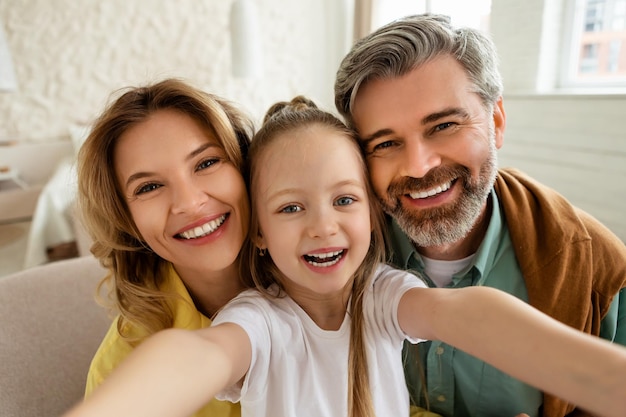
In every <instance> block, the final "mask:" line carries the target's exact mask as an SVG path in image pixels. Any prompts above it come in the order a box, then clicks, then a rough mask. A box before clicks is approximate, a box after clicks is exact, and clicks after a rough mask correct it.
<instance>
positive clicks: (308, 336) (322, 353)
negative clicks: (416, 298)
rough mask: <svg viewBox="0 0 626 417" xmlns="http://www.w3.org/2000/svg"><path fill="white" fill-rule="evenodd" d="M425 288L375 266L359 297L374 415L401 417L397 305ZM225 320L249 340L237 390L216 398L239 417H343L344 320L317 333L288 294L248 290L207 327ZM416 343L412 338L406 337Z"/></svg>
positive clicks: (404, 403) (405, 402) (404, 405)
mask: <svg viewBox="0 0 626 417" xmlns="http://www.w3.org/2000/svg"><path fill="white" fill-rule="evenodd" d="M414 287H425V284H424V283H423V282H422V281H421V280H420V279H419V278H417V277H416V276H415V275H412V274H410V273H408V272H405V271H399V270H396V269H393V268H391V267H389V266H387V265H380V266H379V267H378V268H377V271H376V274H375V277H374V279H373V280H372V286H371V287H370V288H369V290H368V291H367V293H366V296H365V298H364V310H365V326H366V328H365V336H366V338H365V340H366V349H367V358H368V365H369V376H370V384H371V392H372V397H373V401H374V408H375V411H376V415H378V416H394V417H396V416H408V415H409V397H408V393H407V388H406V384H405V380H404V371H403V367H402V354H401V352H402V343H403V341H404V340H405V339H406V338H407V335H405V334H404V333H403V332H402V330H401V329H400V326H399V324H398V303H399V301H400V298H401V297H402V295H403V294H404V293H405V291H407V290H408V289H410V288H414ZM225 322H232V323H236V324H238V325H240V326H241V327H242V328H243V329H244V330H245V331H246V332H247V333H248V336H249V337H250V342H251V344H252V360H251V364H250V368H249V370H248V373H247V375H246V378H245V380H244V383H243V386H242V388H241V389H239V387H237V386H233V387H230V388H228V389H226V390H225V391H223V392H221V393H220V394H219V395H218V396H217V398H219V399H223V400H229V401H233V402H236V401H240V403H241V415H242V417H250V416H254V417H291V416H298V417H325V416H327V417H337V416H345V415H347V402H348V400H347V398H348V397H347V395H348V394H347V392H348V380H347V376H348V349H349V344H350V316H349V315H348V314H346V317H345V319H344V321H343V323H342V325H341V327H340V328H339V330H333V331H329V330H323V329H320V328H319V327H318V326H317V325H316V324H315V322H313V320H312V319H311V318H310V317H309V316H308V315H307V314H306V313H305V312H304V310H302V308H300V306H299V305H298V304H296V303H295V302H294V301H293V300H292V299H291V298H290V297H284V298H268V297H264V296H262V295H261V294H260V293H259V292H258V291H256V290H248V291H245V292H243V293H241V294H240V295H239V296H238V297H236V298H235V299H234V300H232V301H231V302H230V303H229V304H228V305H227V306H226V307H225V308H224V309H223V310H222V311H221V312H220V313H219V314H218V316H217V317H216V318H215V320H213V325H217V324H220V323H225ZM411 341H412V342H413V343H417V342H419V341H420V340H411Z"/></svg>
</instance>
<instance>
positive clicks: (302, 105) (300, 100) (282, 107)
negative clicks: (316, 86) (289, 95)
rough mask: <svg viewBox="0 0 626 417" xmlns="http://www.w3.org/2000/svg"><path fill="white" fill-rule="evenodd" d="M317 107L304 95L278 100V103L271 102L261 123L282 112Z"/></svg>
mask: <svg viewBox="0 0 626 417" xmlns="http://www.w3.org/2000/svg"><path fill="white" fill-rule="evenodd" d="M317 108H318V107H317V105H316V104H315V103H314V102H313V100H311V99H309V98H306V97H305V96H296V97H294V98H293V99H291V101H279V102H278V103H275V104H273V105H272V106H271V107H270V108H269V109H268V110H267V112H266V113H265V117H264V118H263V123H266V122H267V121H268V120H270V119H271V118H272V117H274V116H276V115H279V114H282V113H291V112H299V111H306V110H309V109H317Z"/></svg>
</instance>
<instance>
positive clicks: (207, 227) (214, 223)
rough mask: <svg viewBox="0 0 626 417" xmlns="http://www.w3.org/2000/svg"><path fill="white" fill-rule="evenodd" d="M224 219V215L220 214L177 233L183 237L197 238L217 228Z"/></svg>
mask: <svg viewBox="0 0 626 417" xmlns="http://www.w3.org/2000/svg"><path fill="white" fill-rule="evenodd" d="M224 220H226V215H225V214H224V215H222V216H221V217H219V218H217V219H214V220H211V221H210V222H207V223H205V224H203V225H202V226H198V227H194V228H193V229H189V230H186V231H184V232H182V233H180V234H179V236H180V237H182V238H183V239H197V238H199V237H203V236H206V235H208V234H211V233H213V232H215V231H216V230H217V228H218V227H220V226H221V225H222V223H224Z"/></svg>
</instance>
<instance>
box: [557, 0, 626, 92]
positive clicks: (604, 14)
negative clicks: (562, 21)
mask: <svg viewBox="0 0 626 417" xmlns="http://www.w3.org/2000/svg"><path fill="white" fill-rule="evenodd" d="M565 4H567V5H569V6H570V7H571V8H572V10H570V11H569V16H570V17H571V21H570V22H569V25H568V26H567V27H566V33H565V36H564V39H565V40H566V42H569V44H570V45H569V48H566V51H567V56H566V57H565V59H564V60H563V64H562V65H563V70H562V71H561V72H562V76H561V82H560V87H563V88H572V87H573V88H576V87H584V88H594V87H603V88H607V87H608V88H610V87H625V86H626V47H625V45H626V0H575V1H574V0H572V1H568V2H565Z"/></svg>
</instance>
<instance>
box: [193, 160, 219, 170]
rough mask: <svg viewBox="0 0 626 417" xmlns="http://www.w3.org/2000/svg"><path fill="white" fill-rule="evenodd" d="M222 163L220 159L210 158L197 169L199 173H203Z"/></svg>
mask: <svg viewBox="0 0 626 417" xmlns="http://www.w3.org/2000/svg"><path fill="white" fill-rule="evenodd" d="M219 161H220V159H219V158H209V159H205V160H203V161H201V162H200V163H199V164H198V166H197V167H196V170H197V171H202V170H203V169H207V168H209V167H211V166H213V165H215V164H217V163H218V162H219Z"/></svg>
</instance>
